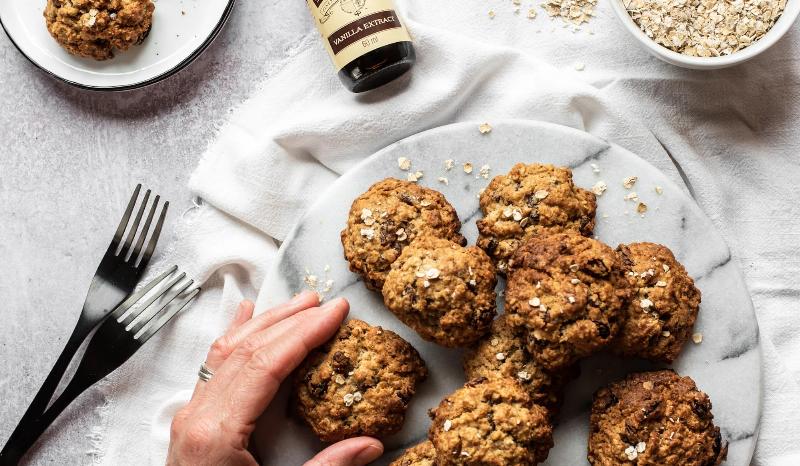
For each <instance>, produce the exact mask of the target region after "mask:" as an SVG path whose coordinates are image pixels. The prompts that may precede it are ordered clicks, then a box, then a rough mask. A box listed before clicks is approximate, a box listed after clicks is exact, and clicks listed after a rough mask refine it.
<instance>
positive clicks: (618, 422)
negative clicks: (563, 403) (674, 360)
mask: <svg viewBox="0 0 800 466" xmlns="http://www.w3.org/2000/svg"><path fill="white" fill-rule="evenodd" d="M726 454H727V446H723V445H722V437H721V435H720V431H719V427H716V426H714V416H713V414H712V413H711V401H710V400H709V398H708V395H706V394H705V393H703V392H701V391H700V390H698V389H697V386H696V385H695V383H694V381H693V380H692V379H691V378H689V377H681V376H679V375H678V374H676V373H675V372H673V371H671V370H665V371H658V372H644V373H636V374H631V375H629V376H628V377H626V378H625V379H624V380H622V381H620V382H616V383H613V384H611V385H609V386H608V387H606V388H603V389H600V390H598V391H597V393H595V395H594V402H593V404H592V415H591V432H590V436H589V462H590V463H591V464H593V465H603V466H607V465H629V464H635V465H638V466H657V465H658V466H672V465H682V466H684V465H685V466H712V465H717V464H720V463H721V462H722V461H723V460H724V459H725V456H726Z"/></svg>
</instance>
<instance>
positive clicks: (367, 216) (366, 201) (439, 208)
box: [341, 178, 466, 291]
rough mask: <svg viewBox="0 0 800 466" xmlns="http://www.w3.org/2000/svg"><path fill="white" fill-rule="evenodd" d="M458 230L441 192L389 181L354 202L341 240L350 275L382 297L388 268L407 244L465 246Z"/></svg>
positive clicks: (409, 183) (380, 182)
mask: <svg viewBox="0 0 800 466" xmlns="http://www.w3.org/2000/svg"><path fill="white" fill-rule="evenodd" d="M460 229H461V222H460V221H459V220H458V214H457V213H456V211H455V209H454V208H453V206H451V205H450V203H449V202H447V199H445V198H444V196H443V195H442V194H441V193H440V192H438V191H434V190H432V189H428V188H424V187H422V186H419V185H417V184H416V183H411V182H408V181H401V180H397V179H394V178H387V179H385V180H383V181H379V182H378V183H375V184H374V185H372V186H371V187H370V188H369V189H368V190H367V192H365V193H364V194H362V195H360V196H358V198H356V200H355V201H353V205H352V206H351V208H350V213H349V216H348V218H347V225H346V226H345V229H344V230H342V233H341V239H342V246H343V247H344V256H345V259H347V261H348V262H349V263H350V270H352V271H353V272H356V273H358V274H360V275H361V276H363V277H364V283H365V284H366V285H367V287H368V288H370V289H373V290H375V291H380V290H381V288H382V287H383V281H384V280H385V278H386V274H387V273H389V268H390V267H391V265H392V262H394V261H395V260H396V259H397V258H398V257H399V256H400V252H401V251H402V250H403V248H405V247H406V246H407V245H408V244H409V243H410V242H411V241H413V240H414V239H415V238H417V237H419V236H426V235H429V236H435V237H439V238H445V239H449V240H451V241H454V242H456V243H458V244H461V245H464V244H466V240H465V239H464V237H463V236H461V234H460V233H459V230H460Z"/></svg>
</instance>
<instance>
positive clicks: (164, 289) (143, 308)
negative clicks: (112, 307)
mask: <svg viewBox="0 0 800 466" xmlns="http://www.w3.org/2000/svg"><path fill="white" fill-rule="evenodd" d="M184 277H186V273H185V272H181V273H179V274H178V275H177V276H176V277H175V278H173V279H171V280H170V281H169V283H167V284H166V285H164V286H163V287H161V289H160V290H159V291H158V292H157V293H153V294H152V296H150V297H149V298H147V299H146V300H145V301H144V304H142V305H141V306H137V307H138V308H139V309H137V310H135V311H134V312H132V313H130V314H129V315H128V316H127V317H125V318H124V319H122V320H120V319H119V318H118V319H117V322H119V323H120V324H121V325H122V326H123V327H125V328H127V327H128V326H129V325H130V324H131V322H133V321H135V320H136V318H137V317H139V316H140V315H141V314H143V313H144V312H145V311H147V309H148V308H149V307H150V305H151V304H153V303H154V302H155V301H156V300H157V299H158V298H160V297H162V296H164V295H165V294H167V293H169V291H170V290H171V289H172V287H174V286H175V284H176V283H178V282H179V281H181V280H183V279H184Z"/></svg>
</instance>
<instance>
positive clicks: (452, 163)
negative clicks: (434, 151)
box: [444, 159, 456, 171]
mask: <svg viewBox="0 0 800 466" xmlns="http://www.w3.org/2000/svg"><path fill="white" fill-rule="evenodd" d="M455 164H456V161H455V160H453V159H447V160H445V161H444V169H445V170H447V171H450V170H452V169H453V167H454V166H455Z"/></svg>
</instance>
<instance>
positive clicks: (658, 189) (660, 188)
mask: <svg viewBox="0 0 800 466" xmlns="http://www.w3.org/2000/svg"><path fill="white" fill-rule="evenodd" d="M655 190H656V194H659V195H660V194H663V193H664V188H662V187H661V186H656V187H655Z"/></svg>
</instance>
